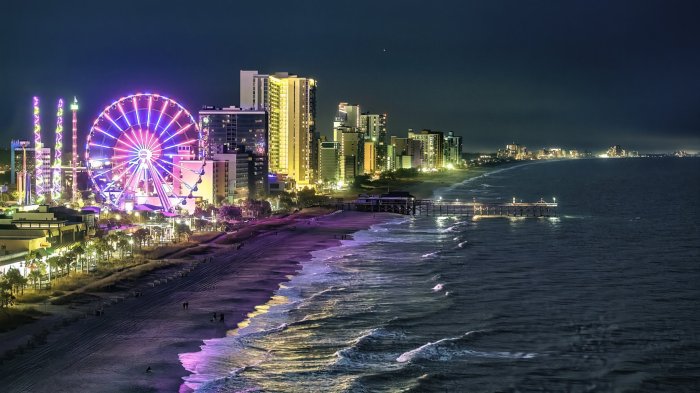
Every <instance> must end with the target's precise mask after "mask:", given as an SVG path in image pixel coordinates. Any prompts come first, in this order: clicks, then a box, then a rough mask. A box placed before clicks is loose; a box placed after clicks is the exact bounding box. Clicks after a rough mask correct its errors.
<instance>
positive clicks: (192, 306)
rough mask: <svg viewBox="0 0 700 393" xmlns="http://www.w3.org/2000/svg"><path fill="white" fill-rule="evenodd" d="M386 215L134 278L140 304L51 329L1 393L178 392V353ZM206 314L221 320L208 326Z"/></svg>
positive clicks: (264, 239)
mask: <svg viewBox="0 0 700 393" xmlns="http://www.w3.org/2000/svg"><path fill="white" fill-rule="evenodd" d="M392 217H396V216H394V215H389V214H376V215H373V214H369V213H357V212H342V213H336V214H332V215H328V216H323V217H319V218H303V219H291V220H287V221H286V222H280V223H277V225H274V226H272V225H271V226H268V227H267V228H266V229H265V230H264V232H263V233H258V234H257V236H255V237H250V236H248V237H247V240H244V242H243V246H242V247H241V248H239V246H238V244H240V241H241V240H240V239H239V237H240V236H239V237H236V236H233V237H231V238H229V239H226V238H225V237H221V238H219V239H217V241H216V242H215V243H217V244H216V245H215V246H211V247H210V249H207V252H208V253H207V254H199V255H193V256H192V257H193V258H194V259H192V261H190V262H187V261H186V260H183V263H181V264H173V265H172V266H171V267H169V268H165V269H162V270H159V271H156V272H153V273H151V274H150V275H149V276H147V277H142V278H141V279H140V280H138V282H136V283H135V284H134V285H135V286H137V287H138V288H137V290H138V291H140V292H141V295H140V296H137V297H136V296H133V293H134V291H133V290H131V291H130V292H129V296H125V294H123V293H121V294H120V293H117V294H115V296H112V298H113V299H114V300H113V301H114V304H112V305H110V306H109V307H106V308H105V309H104V314H103V315H102V316H94V315H89V316H87V317H86V318H84V319H82V320H80V321H78V322H75V323H74V324H72V325H69V326H67V327H65V328H62V329H59V330H58V331H53V332H51V334H50V335H49V336H48V339H47V343H46V344H44V345H41V346H38V347H36V348H34V349H31V350H28V351H27V352H25V353H24V354H22V355H19V356H17V357H16V358H14V359H13V360H11V361H8V362H6V363H4V364H2V365H0V386H2V391H3V392H76V391H87V392H177V391H181V392H187V391H189V389H188V388H186V387H184V386H183V385H182V377H183V376H185V375H187V371H186V370H185V369H184V368H183V367H182V365H181V364H180V361H179V358H178V354H180V353H185V352H194V351H197V350H199V347H200V346H201V345H202V341H203V340H204V339H208V338H214V337H222V336H224V335H225V334H226V332H227V331H228V330H231V329H234V328H236V326H237V324H238V323H239V322H241V321H243V320H244V319H245V318H246V316H247V314H248V313H250V312H252V311H254V309H255V306H257V305H260V304H264V303H265V302H267V300H268V299H269V298H270V297H271V296H272V294H273V293H274V291H275V290H277V289H278V288H279V285H280V284H281V283H283V282H285V281H287V280H288V279H289V276H290V275H293V274H295V273H296V272H297V271H298V270H299V269H300V268H301V266H300V264H301V263H303V262H304V261H305V260H308V258H309V257H310V252H311V251H314V250H318V249H322V248H327V247H332V246H335V245H337V244H339V241H340V238H341V236H342V235H346V234H350V233H352V232H356V231H358V230H361V229H366V228H368V227H369V226H370V225H372V224H374V223H378V222H382V221H385V220H387V219H390V218H392ZM182 257H185V255H182ZM210 257H211V258H210ZM203 260H206V262H202V261H203ZM157 281H158V282H157ZM183 302H189V309H183V306H182V303H183ZM215 312H216V313H217V314H219V313H222V312H223V313H224V316H225V321H224V322H220V321H219V320H218V318H217V320H216V321H212V316H213V313H215ZM148 367H151V370H152V371H151V372H146V370H147V368H148Z"/></svg>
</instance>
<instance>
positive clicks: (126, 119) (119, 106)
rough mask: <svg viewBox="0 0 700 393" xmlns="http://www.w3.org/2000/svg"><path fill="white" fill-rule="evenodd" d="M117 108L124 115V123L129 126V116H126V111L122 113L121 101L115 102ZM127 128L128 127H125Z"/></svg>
mask: <svg viewBox="0 0 700 393" xmlns="http://www.w3.org/2000/svg"><path fill="white" fill-rule="evenodd" d="M117 108H119V112H121V113H122V116H123V117H124V120H125V121H126V124H127V125H128V126H129V127H131V122H130V121H129V118H128V117H126V113H124V107H123V106H122V103H121V101H120V102H118V103H117ZM127 128H128V127H127Z"/></svg>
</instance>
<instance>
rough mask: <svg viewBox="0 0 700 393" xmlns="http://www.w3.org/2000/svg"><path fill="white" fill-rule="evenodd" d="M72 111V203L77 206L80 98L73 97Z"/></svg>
mask: <svg viewBox="0 0 700 393" xmlns="http://www.w3.org/2000/svg"><path fill="white" fill-rule="evenodd" d="M70 110H71V111H72V112H73V154H72V155H71V159H70V166H71V169H72V170H73V182H72V184H71V186H72V192H71V201H72V203H73V205H75V204H77V203H78V98H76V97H73V103H72V104H70Z"/></svg>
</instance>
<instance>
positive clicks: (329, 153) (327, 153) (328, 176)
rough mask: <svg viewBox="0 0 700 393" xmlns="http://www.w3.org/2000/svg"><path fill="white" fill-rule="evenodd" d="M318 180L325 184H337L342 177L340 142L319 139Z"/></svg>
mask: <svg viewBox="0 0 700 393" xmlns="http://www.w3.org/2000/svg"><path fill="white" fill-rule="evenodd" d="M318 143H319V147H318V180H319V181H321V182H323V183H324V184H335V183H337V182H338V179H340V171H339V170H338V163H339V162H340V160H339V156H340V142H335V141H333V142H326V141H319V142H318Z"/></svg>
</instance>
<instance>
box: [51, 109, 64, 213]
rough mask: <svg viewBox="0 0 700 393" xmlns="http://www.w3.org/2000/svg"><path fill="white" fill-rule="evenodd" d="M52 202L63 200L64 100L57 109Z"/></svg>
mask: <svg viewBox="0 0 700 393" xmlns="http://www.w3.org/2000/svg"><path fill="white" fill-rule="evenodd" d="M53 150H54V159H53V181H52V186H53V187H52V189H51V198H52V200H53V201H54V202H55V201H58V200H59V199H61V191H62V189H61V166H62V165H63V98H59V99H58V108H57V109H56V145H55V146H54V149H53Z"/></svg>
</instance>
